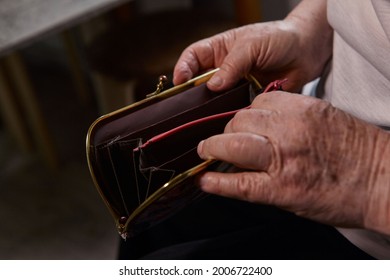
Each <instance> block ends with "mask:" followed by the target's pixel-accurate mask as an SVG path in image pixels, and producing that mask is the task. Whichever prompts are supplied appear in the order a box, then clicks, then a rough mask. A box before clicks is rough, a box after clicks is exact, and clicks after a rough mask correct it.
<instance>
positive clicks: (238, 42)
mask: <svg viewBox="0 0 390 280" xmlns="http://www.w3.org/2000/svg"><path fill="white" fill-rule="evenodd" d="M306 33H307V32H306V30H304V29H303V28H301V27H300V26H299V24H296V22H295V21H293V20H290V21H289V20H284V21H277V22H267V23H258V24H253V25H248V26H244V27H241V28H237V29H232V30H229V31H227V32H224V33H221V34H218V35H216V36H213V37H211V38H208V39H204V40H201V41H199V42H196V43H194V44H192V45H191V46H189V47H188V48H187V49H186V50H184V52H183V53H182V55H181V57H180V58H179V60H178V62H177V64H176V66H175V69H174V79H173V81H174V83H175V84H180V83H183V82H184V81H187V80H188V79H190V78H192V77H194V76H195V75H197V74H199V73H201V72H204V71H207V70H210V69H211V68H217V67H219V68H220V71H218V72H217V73H216V74H215V75H214V76H213V77H212V78H211V80H210V81H209V82H208V87H209V88H210V89H211V90H214V91H220V90H225V89H228V88H230V87H232V86H233V85H234V84H235V83H236V82H237V81H238V80H239V79H241V78H242V77H243V76H245V75H246V74H248V73H251V74H252V75H254V76H255V77H256V78H257V79H258V80H259V81H260V83H262V84H264V85H265V84H268V83H269V82H272V81H274V80H276V79H280V78H287V79H288V83H286V84H285V85H284V88H285V89H287V90H298V89H300V88H301V87H302V86H303V85H304V84H305V83H307V82H309V81H310V80H312V79H314V78H316V77H317V76H318V75H319V74H320V72H321V71H322V68H323V66H324V64H325V62H326V60H327V59H328V57H329V55H330V52H331V51H330V46H331V44H330V40H328V41H329V42H328V41H327V43H329V44H325V43H323V44H322V43H321V48H319V47H317V45H316V44H315V42H314V38H311V39H308V40H309V42H307V40H305V39H306V38H303V35H304V34H306ZM321 40H326V39H323V38H322V37H321ZM326 45H327V46H326ZM321 50H323V51H321Z"/></svg>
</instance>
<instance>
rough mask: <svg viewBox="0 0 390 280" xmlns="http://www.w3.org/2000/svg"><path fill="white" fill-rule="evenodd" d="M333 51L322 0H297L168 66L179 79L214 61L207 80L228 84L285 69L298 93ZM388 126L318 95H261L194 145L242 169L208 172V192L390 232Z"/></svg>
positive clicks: (268, 77) (215, 86) (267, 77)
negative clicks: (270, 18)
mask: <svg viewBox="0 0 390 280" xmlns="http://www.w3.org/2000/svg"><path fill="white" fill-rule="evenodd" d="M331 53H332V29H331V28H330V26H329V24H328V23H327V19H326V0H303V1H301V2H300V4H299V5H298V6H297V8H295V9H294V10H293V11H292V13H290V14H289V15H288V17H287V18H286V19H285V20H283V21H277V22H271V23H259V24H253V25H248V26H244V27H241V28H238V29H233V30H230V31H227V32H224V33H221V34H218V35H216V36H213V37H211V38H207V39H204V40H201V41H199V42H196V43H194V44H192V45H191V46H189V47H188V48H187V49H185V50H184V51H183V53H182V55H181V56H180V58H179V60H178V62H177V64H176V66H175V69H174V83H175V84H180V83H182V82H184V81H186V80H188V79H190V78H192V77H194V76H195V75H197V74H199V73H201V72H204V71H206V70H208V69H210V68H216V67H219V68H220V71H218V72H217V73H216V74H215V75H214V76H213V77H212V78H211V80H210V81H209V82H208V84H207V86H208V87H209V88H210V89H211V90H214V91H220V90H225V89H228V88H230V87H232V86H233V85H234V84H235V83H236V82H237V81H238V80H239V79H240V78H241V77H243V76H245V75H246V74H248V73H251V74H253V75H254V76H255V77H256V78H257V79H259V81H260V82H261V83H262V84H263V85H266V84H267V83H268V82H271V81H273V80H275V79H284V78H287V79H288V82H287V83H286V84H284V85H283V89H284V90H286V91H291V92H297V91H298V90H299V89H301V88H302V86H303V85H304V84H305V83H306V82H308V81H310V80H312V79H313V78H315V77H317V76H319V75H320V74H321V73H322V71H323V69H324V67H325V65H326V62H327V61H328V60H329V59H330V57H331ZM389 135H390V134H388V133H386V132H385V131H383V130H381V129H379V128H377V127H375V126H372V125H370V124H367V123H365V122H363V121H361V120H358V119H356V118H354V117H352V116H351V115H348V114H347V113H345V112H343V111H340V110H338V109H336V108H334V107H332V106H331V105H330V104H329V103H327V102H325V101H321V100H319V99H315V98H311V97H305V96H301V95H297V94H290V93H286V92H284V93H283V92H271V93H266V94H262V95H260V96H259V97H257V98H256V99H255V101H254V102H253V104H252V107H251V109H247V110H243V111H241V112H239V113H237V114H236V116H235V117H234V118H233V119H232V121H231V122H230V123H229V124H228V125H227V127H226V130H225V133H224V134H222V135H216V136H214V137H211V138H209V139H206V140H205V141H203V142H201V143H200V144H199V146H198V153H199V155H200V156H201V157H202V158H204V159H209V158H214V159H219V160H224V161H227V162H230V163H233V164H235V165H237V166H239V167H241V168H243V169H244V170H247V171H246V172H240V173H236V174H223V173H211V172H207V173H205V174H204V175H203V176H202V177H201V178H200V185H201V188H202V189H203V190H204V191H206V192H210V193H215V194H219V195H223V196H228V197H234V198H238V199H243V200H248V201H251V202H255V203H265V204H271V205H276V206H278V207H281V208H283V209H287V210H289V211H292V212H294V213H296V214H297V215H300V216H304V217H306V218H310V219H313V220H316V221H319V222H322V223H327V224H330V225H335V226H348V227H360V228H366V229H370V230H374V231H377V232H380V233H385V234H388V235H390V161H389V160H388V159H389V158H390V136H389Z"/></svg>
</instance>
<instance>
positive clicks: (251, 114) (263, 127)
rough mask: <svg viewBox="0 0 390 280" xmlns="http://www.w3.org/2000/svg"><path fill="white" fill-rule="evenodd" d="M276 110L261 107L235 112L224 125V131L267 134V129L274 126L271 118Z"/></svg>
mask: <svg viewBox="0 0 390 280" xmlns="http://www.w3.org/2000/svg"><path fill="white" fill-rule="evenodd" d="M275 115H276V112H274V111H271V110H262V109H252V108H250V109H244V110H241V111H239V112H237V113H236V115H235V116H234V118H233V119H231V120H230V121H229V122H228V123H227V125H226V127H225V133H236V132H249V133H254V134H259V135H268V130H269V129H270V128H271V129H272V127H273V126H274V122H273V118H274V116H275Z"/></svg>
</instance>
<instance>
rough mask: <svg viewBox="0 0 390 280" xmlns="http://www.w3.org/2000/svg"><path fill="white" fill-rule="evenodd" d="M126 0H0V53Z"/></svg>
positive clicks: (95, 14) (59, 29)
mask: <svg viewBox="0 0 390 280" xmlns="http://www.w3.org/2000/svg"><path fill="white" fill-rule="evenodd" d="M125 2H129V0H16V1H15V0H1V2H0V55H1V54H4V53H5V52H8V51H10V50H13V49H16V48H20V47H21V46H23V45H25V44H27V43H31V42H33V41H35V40H39V39H41V38H42V37H43V36H44V35H48V34H50V33H54V32H59V31H61V30H63V29H65V28H68V27H71V26H74V25H76V24H78V23H80V22H82V21H84V20H87V19H88V18H90V17H93V16H97V15H99V14H101V13H103V12H105V11H108V10H109V9H112V8H114V7H116V6H118V5H120V4H123V3H125Z"/></svg>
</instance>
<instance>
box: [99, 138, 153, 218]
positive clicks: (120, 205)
mask: <svg viewBox="0 0 390 280" xmlns="http://www.w3.org/2000/svg"><path fill="white" fill-rule="evenodd" d="M139 142H140V140H139V139H132V140H127V141H119V142H111V143H109V144H106V145H102V146H99V147H96V148H95V156H96V160H97V162H99V166H98V167H97V168H99V173H98V176H99V179H100V180H102V181H107V185H108V184H109V185H110V188H101V192H103V193H104V195H105V196H106V197H107V198H108V200H109V201H111V206H112V207H113V208H114V210H115V211H116V212H117V213H121V214H122V215H123V214H124V213H126V214H127V215H129V214H130V213H131V212H132V211H134V209H135V208H136V207H138V206H139V205H140V204H141V203H142V202H143V200H144V199H141V198H143V197H144V195H143V192H142V190H143V189H146V186H147V184H148V182H147V181H146V180H142V176H140V174H137V173H139V170H138V168H135V165H136V162H135V161H134V157H133V155H132V154H133V152H132V149H134V148H135V147H137V146H138V145H139ZM114 185H115V188H114V187H113V186H114ZM144 192H146V191H144Z"/></svg>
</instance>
